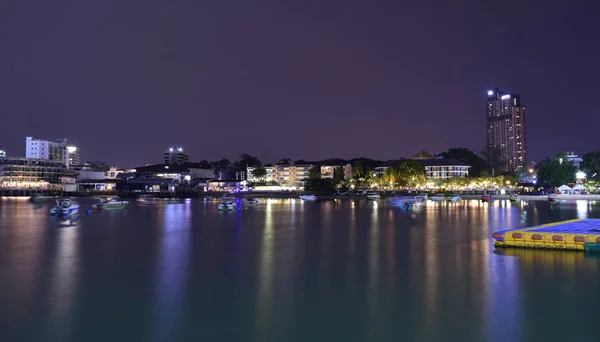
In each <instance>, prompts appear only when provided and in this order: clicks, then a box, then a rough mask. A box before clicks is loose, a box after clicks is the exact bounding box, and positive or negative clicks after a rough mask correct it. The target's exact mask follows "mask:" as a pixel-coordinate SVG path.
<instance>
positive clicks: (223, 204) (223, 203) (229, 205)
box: [217, 200, 235, 211]
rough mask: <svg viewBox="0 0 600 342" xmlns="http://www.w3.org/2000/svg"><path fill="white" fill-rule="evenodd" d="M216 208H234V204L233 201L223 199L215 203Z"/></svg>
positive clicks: (222, 209)
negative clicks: (217, 203)
mask: <svg viewBox="0 0 600 342" xmlns="http://www.w3.org/2000/svg"><path fill="white" fill-rule="evenodd" d="M217 209H219V210H220V211H230V210H233V209H235V205H234V204H233V201H230V200H225V201H221V203H219V205H217Z"/></svg>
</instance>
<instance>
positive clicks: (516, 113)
mask: <svg viewBox="0 0 600 342" xmlns="http://www.w3.org/2000/svg"><path fill="white" fill-rule="evenodd" d="M486 124H487V127H486V132H487V140H486V147H487V148H488V151H494V152H493V153H497V157H498V162H499V167H500V169H501V170H504V171H514V170H516V169H517V167H519V165H521V164H522V163H526V162H527V161H528V159H527V126H526V121H525V107H523V106H522V105H521V97H520V96H519V95H517V94H511V93H508V92H505V91H502V90H499V89H497V88H496V89H492V90H489V91H488V92H487V103H486Z"/></svg>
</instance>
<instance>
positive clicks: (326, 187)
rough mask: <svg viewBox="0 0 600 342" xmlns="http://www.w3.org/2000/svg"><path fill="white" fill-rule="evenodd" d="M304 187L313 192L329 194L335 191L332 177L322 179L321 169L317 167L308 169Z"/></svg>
mask: <svg viewBox="0 0 600 342" xmlns="http://www.w3.org/2000/svg"><path fill="white" fill-rule="evenodd" d="M304 189H305V190H306V191H309V192H313V193H319V194H331V193H333V192H334V191H335V182H334V180H333V179H322V178H321V170H320V169H319V168H318V167H311V168H310V170H308V181H306V184H305V185H304Z"/></svg>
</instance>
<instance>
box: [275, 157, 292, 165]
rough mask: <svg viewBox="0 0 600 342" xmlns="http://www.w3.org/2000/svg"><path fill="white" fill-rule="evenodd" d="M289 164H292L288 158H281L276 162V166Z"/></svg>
mask: <svg viewBox="0 0 600 342" xmlns="http://www.w3.org/2000/svg"><path fill="white" fill-rule="evenodd" d="M291 162H292V160H291V159H290V158H281V159H279V161H278V162H277V164H279V165H290V163H291Z"/></svg>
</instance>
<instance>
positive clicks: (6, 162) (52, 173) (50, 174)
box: [0, 157, 73, 183]
mask: <svg viewBox="0 0 600 342" xmlns="http://www.w3.org/2000/svg"><path fill="white" fill-rule="evenodd" d="M69 178H73V175H71V174H70V173H69V172H68V170H67V168H66V166H65V164H64V162H63V161H58V160H46V159H33V158H14V157H3V158H0V182H29V183H31V182H40V181H45V182H49V183H60V182H61V181H65V182H68V181H69V180H70V179H69Z"/></svg>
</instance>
